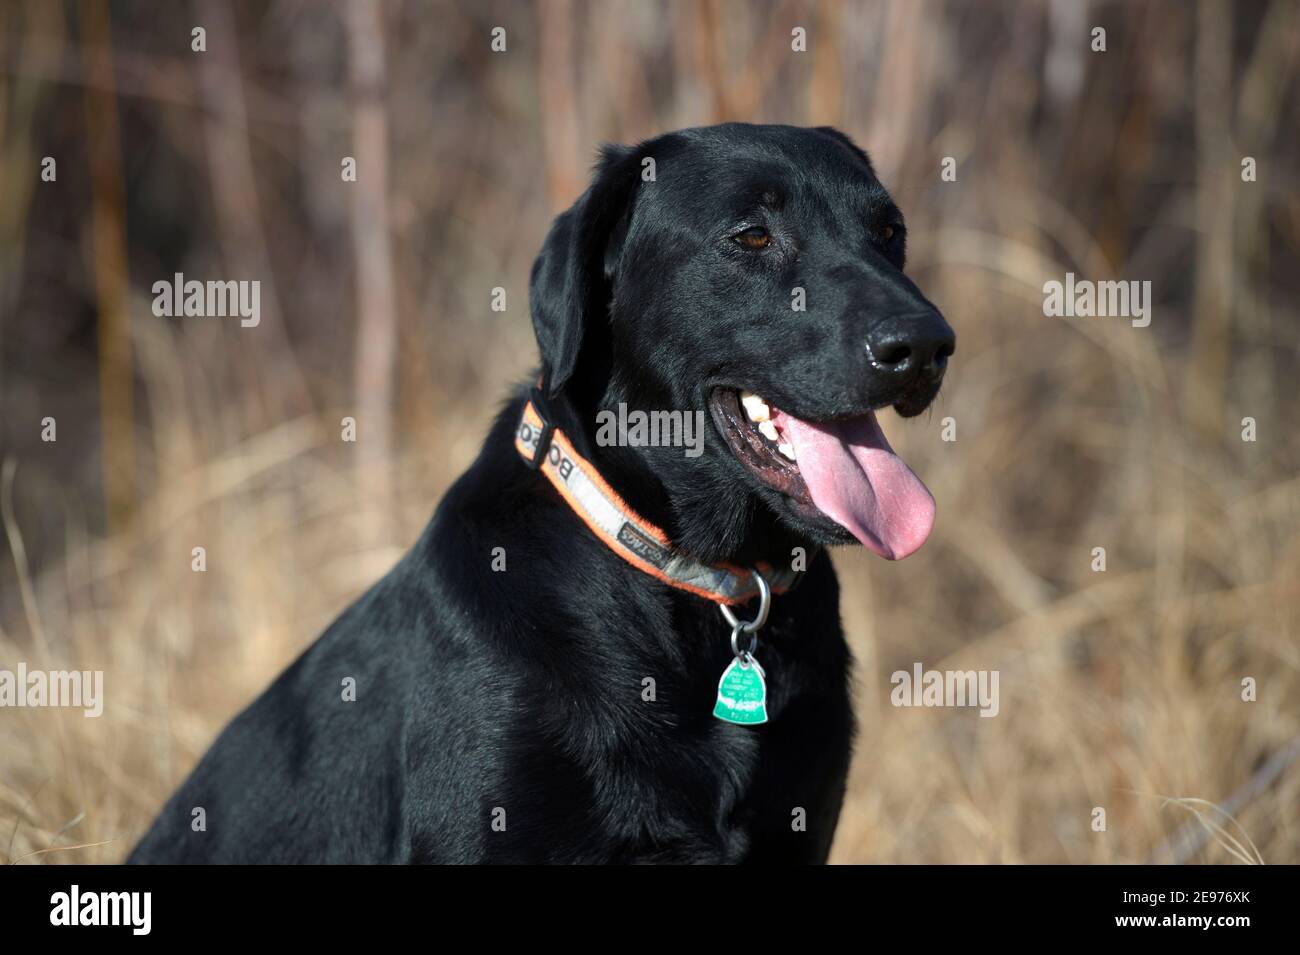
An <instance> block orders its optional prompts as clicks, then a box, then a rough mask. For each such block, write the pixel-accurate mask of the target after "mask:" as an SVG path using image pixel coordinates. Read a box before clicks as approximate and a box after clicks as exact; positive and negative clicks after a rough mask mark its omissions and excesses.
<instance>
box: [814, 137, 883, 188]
mask: <svg viewBox="0 0 1300 955" xmlns="http://www.w3.org/2000/svg"><path fill="white" fill-rule="evenodd" d="M814 128H815V129H816V131H817V132H819V133H824V134H826V135H827V136H830V137H831V138H832V139H837V140H839V141H840V142H842V143H843V144H844V145H845V146H848V147H849V149H851V150H852V151H853V154H854V155H855V156H857V157H858V158H859V159H861V160H862V161H863V162H864V163H866V165H867V172H869V173H871V176H872V178H873V179H874V178H876V168H875V167H874V166H873V165H871V158H870V157H869V156H868V155H867V153H866V150H864V149H863V148H862V147H861V146H859V145H858V144H857V143H855V142H854V141H853V140H851V139H849V137H848V136H847V135H846V134H845V133H842V132H840V131H839V130H838V129H836V128H835V127H834V126H817V127H814Z"/></svg>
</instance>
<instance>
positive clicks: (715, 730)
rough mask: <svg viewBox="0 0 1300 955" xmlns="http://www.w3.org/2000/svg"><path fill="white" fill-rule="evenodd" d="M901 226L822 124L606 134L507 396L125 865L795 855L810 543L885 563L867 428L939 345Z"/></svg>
mask: <svg viewBox="0 0 1300 955" xmlns="http://www.w3.org/2000/svg"><path fill="white" fill-rule="evenodd" d="M905 238H906V231H905V229H904V226H903V221H902V216H901V214H900V212H899V210H898V208H897V206H895V205H894V203H893V202H892V201H891V200H890V197H889V195H888V193H886V191H885V189H884V188H883V187H882V186H881V185H880V183H879V182H878V181H877V179H876V176H875V174H874V171H873V169H872V166H871V163H870V161H869V160H868V158H867V156H866V154H865V153H864V152H863V151H862V150H861V149H859V148H858V147H857V146H855V145H854V144H853V143H852V142H851V141H850V140H849V139H848V138H847V137H846V136H844V135H843V134H842V133H840V132H838V131H836V130H834V129H830V128H819V129H800V128H795V127H788V126H751V125H741V124H727V125H722V126H715V127H709V128H702V129H689V130H683V131H680V132H675V133H669V134H667V135H664V136H660V137H659V138H657V139H653V140H650V141H648V142H646V143H643V144H641V145H639V146H636V147H608V148H606V149H605V150H604V152H603V155H602V158H601V160H600V162H599V163H598V166H597V169H596V171H595V174H594V178H593V181H592V184H591V186H590V188H589V189H588V190H587V192H586V193H585V194H584V195H583V196H582V197H581V198H580V199H579V200H578V201H577V202H576V203H575V204H574V206H573V208H571V209H570V210H568V211H567V212H565V213H564V214H563V215H561V216H560V217H559V218H558V219H556V221H555V223H554V225H553V227H552V228H551V231H550V234H549V235H548V237H547V239H546V243H545V245H544V246H543V248H542V252H541V255H540V256H539V257H538V259H537V262H536V265H535V266H534V268H533V272H532V284H531V299H532V317H533V324H534V327H535V330H536V333H537V340H538V344H539V345H540V349H541V358H542V374H541V377H540V379H539V380H538V383H537V384H534V385H531V386H528V387H524V388H521V389H519V391H518V393H517V394H516V395H515V397H514V398H513V400H512V401H510V402H509V404H508V405H507V406H506V408H505V410H504V411H503V413H502V414H501V415H500V417H499V419H498V420H497V422H496V424H495V426H494V427H493V428H492V430H491V432H490V434H489V435H488V437H487V441H486V442H485V444H484V446H483V450H482V453H481V454H480V455H479V457H478V459H477V460H476V461H475V462H474V464H473V465H472V466H471V467H470V469H469V470H468V471H467V472H466V473H465V475H464V476H463V477H461V478H460V479H459V480H458V481H457V482H456V483H455V485H454V486H453V487H452V488H451V490H450V491H449V492H448V494H447V496H446V498H445V499H444V500H443V502H442V504H441V506H440V507H439V508H438V510H437V512H436V514H435V515H434V517H433V520H432V522H431V523H430V524H429V526H428V528H427V529H426V530H425V531H424V533H423V535H422V536H421V538H420V539H419V541H418V543H417V544H416V545H415V547H414V549H413V550H412V551H411V552H410V553H409V554H408V555H407V556H406V557H405V558H404V559H403V560H402V561H401V562H400V563H399V564H398V565H397V566H396V567H395V568H394V569H393V570H392V572H390V573H389V574H388V575H387V576H386V577H384V578H383V579H382V580H381V581H380V582H379V583H378V584H376V585H375V586H374V587H373V588H372V589H371V590H370V591H369V592H368V593H366V594H365V596H363V597H362V598H361V599H360V600H359V601H357V603H356V604H354V605H353V606H352V607H351V608H349V609H348V610H347V611H345V612H344V613H343V615H342V616H341V617H340V618H339V619H338V620H337V621H336V622H335V623H334V624H333V625H332V626H330V628H329V629H328V630H327V631H326V632H325V633H324V635H323V636H322V637H321V638H320V639H319V640H317V641H316V643H315V644H314V645H313V646H312V647H311V648H310V649H309V650H307V652H306V653H304V654H303V655H302V657H301V658H300V659H298V661H297V662H295V663H294V664H293V665H292V666H291V667H290V668H289V669H288V670H287V671H286V672H285V673H284V674H283V675H281V676H280V678H279V679H277V680H276V681H275V683H274V684H273V685H272V686H271V687H270V689H268V690H267V691H266V692H265V693H264V694H262V696H261V697H260V698H258V699H257V700H256V701H255V702H254V703H253V704H252V705H251V706H249V708H248V709H247V710H245V711H244V712H243V713H242V714H240V715H239V716H238V717H237V718H236V719H235V720H234V722H232V723H231V724H230V726H229V727H228V728H227V729H226V730H225V731H224V732H223V733H222V734H221V736H220V737H219V738H218V739H217V741H216V743H215V744H214V745H213V747H212V749H211V750H210V751H209V752H208V753H207V755H206V756H204V758H203V760H202V761H201V762H200V763H199V765H198V767H197V768H196V769H195V770H194V773H193V774H192V775H191V776H190V777H189V779H188V780H187V781H186V782H185V783H184V785H182V786H181V788H180V790H179V791H178V792H177V793H176V794H175V795H174V796H173V797H172V799H171V800H170V801H169V802H168V803H167V805H166V806H165V807H164V809H163V810H162V813H161V814H160V816H159V818H158V820H157V821H156V822H155V823H154V825H153V827H152V828H151V829H150V830H149V832H148V833H147V834H146V835H145V836H144V838H143V839H142V840H141V842H140V844H139V845H138V846H137V847H136V849H135V851H134V853H133V854H132V856H131V859H130V861H133V862H758V861H788V862H822V861H825V859H826V857H827V854H828V852H829V850H830V845H831V839H832V836H833V835H834V832H835V826H836V822H837V819H838V816H839V812H840V804H841V801H842V799H843V795H844V787H845V777H846V773H847V769H848V765H849V753H850V747H851V742H852V735H853V717H852V713H851V710H850V699H849V670H850V662H851V661H850V657H849V652H848V648H847V646H846V645H845V641H844V637H843V633H842V631H841V628H840V620H839V610H838V597H839V593H838V584H837V582H836V578H835V574H834V571H833V570H832V567H831V561H830V558H829V557H828V556H827V553H826V551H825V547H827V546H829V545H835V544H844V543H851V542H853V541H855V540H857V541H860V542H861V543H863V544H864V545H866V546H867V547H868V548H870V549H871V550H872V551H874V552H876V553H877V554H880V555H881V556H883V557H886V558H890V559H896V558H900V557H905V556H907V554H909V553H911V552H912V551H914V550H915V549H916V548H918V547H919V546H920V545H921V544H922V542H923V541H924V540H925V537H926V535H927V534H928V533H929V530H930V526H931V523H932V521H933V517H934V502H933V499H932V498H931V496H930V495H929V493H928V492H927V491H926V489H925V487H924V486H923V485H922V484H921V483H920V481H919V480H917V478H916V477H915V475H913V474H912V472H911V471H910V470H909V469H908V468H907V466H906V465H905V464H903V463H902V462H901V461H900V460H899V459H898V457H897V456H895V455H894V454H893V452H892V451H891V450H890V448H889V445H888V443H887V442H886V441H885V439H884V436H883V435H882V434H881V431H880V428H879V425H878V424H877V422H876V418H875V415H874V412H876V411H878V410H880V409H884V408H888V407H891V406H892V407H893V408H894V409H895V410H896V411H897V412H898V413H899V414H901V415H903V416H905V417H906V416H912V415H916V414H918V413H920V412H921V411H922V410H923V409H924V408H926V407H927V405H929V403H930V402H931V401H932V399H933V398H934V397H935V395H936V393H937V392H938V389H939V385H940V382H941V380H942V378H943V373H944V368H945V365H946V362H947V359H948V356H949V355H951V354H952V352H953V342H954V338H953V333H952V330H951V329H950V328H949V327H948V325H947V323H946V322H945V321H944V320H943V318H942V317H941V316H940V314H939V312H938V311H937V310H936V309H935V307H934V306H933V305H932V304H931V303H930V302H928V301H927V300H926V298H925V297H924V296H923V295H922V294H921V292H920V291H919V290H918V289H917V287H916V286H915V285H914V284H913V283H912V282H911V281H910V280H909V279H908V278H907V277H906V276H904V274H903V250H904V242H905ZM638 412H640V413H641V414H642V416H643V417H641V418H640V419H638V418H637V413H638ZM674 415H676V417H674ZM615 417H617V418H618V421H619V425H618V426H616V427H613V426H610V425H611V422H612V421H614V420H615ZM638 420H639V421H640V422H642V423H644V422H645V421H646V420H652V421H654V422H655V423H660V424H663V425H664V427H663V428H662V429H660V430H659V433H658V435H657V437H655V436H654V432H648V433H649V434H650V436H649V437H647V431H646V428H644V427H638V423H637V422H638ZM692 422H695V423H698V424H699V425H700V426H701V428H702V433H699V432H696V433H695V434H694V435H692V433H691V432H692V427H691V424H692ZM706 422H707V423H706ZM670 424H677V425H679V427H669V425H670ZM669 439H675V440H669ZM688 440H695V441H696V446H695V447H694V448H692V447H691V445H690V444H688V443H687V441H688ZM763 591H771V596H770V598H769V597H768V596H767V595H766V594H764V593H762V592H763ZM722 608H726V609H727V610H728V611H729V613H730V616H731V618H734V619H735V621H736V626H734V627H733V626H732V624H731V622H730V619H728V618H727V617H726V616H725V615H724V614H723V613H722V612H720V610H721V609H722ZM764 616H765V617H766V619H765V620H762V619H761V618H762V617H764ZM756 622H757V623H759V624H761V626H756V625H755V624H756ZM746 624H751V625H750V626H749V627H747V626H746ZM200 810H202V811H201V812H200Z"/></svg>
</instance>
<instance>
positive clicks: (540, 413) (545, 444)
mask: <svg viewBox="0 0 1300 955" xmlns="http://www.w3.org/2000/svg"><path fill="white" fill-rule="evenodd" d="M528 401H529V403H530V404H531V405H532V406H533V411H534V412H536V414H537V417H538V418H540V419H541V422H542V426H541V429H540V430H539V431H538V435H537V447H536V448H535V449H534V450H533V453H532V456H531V457H527V456H525V457H524V465H525V466H526V467H527V468H528V469H529V470H530V471H536V470H539V469H540V468H541V466H542V462H544V461H545V460H546V455H547V453H548V452H549V451H550V450H551V439H552V438H553V437H554V436H555V419H554V418H552V417H551V409H550V408H548V407H547V406H546V398H545V397H543V395H542V390H541V389H540V388H533V390H532V392H531V393H530V394H529V396H528Z"/></svg>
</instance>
